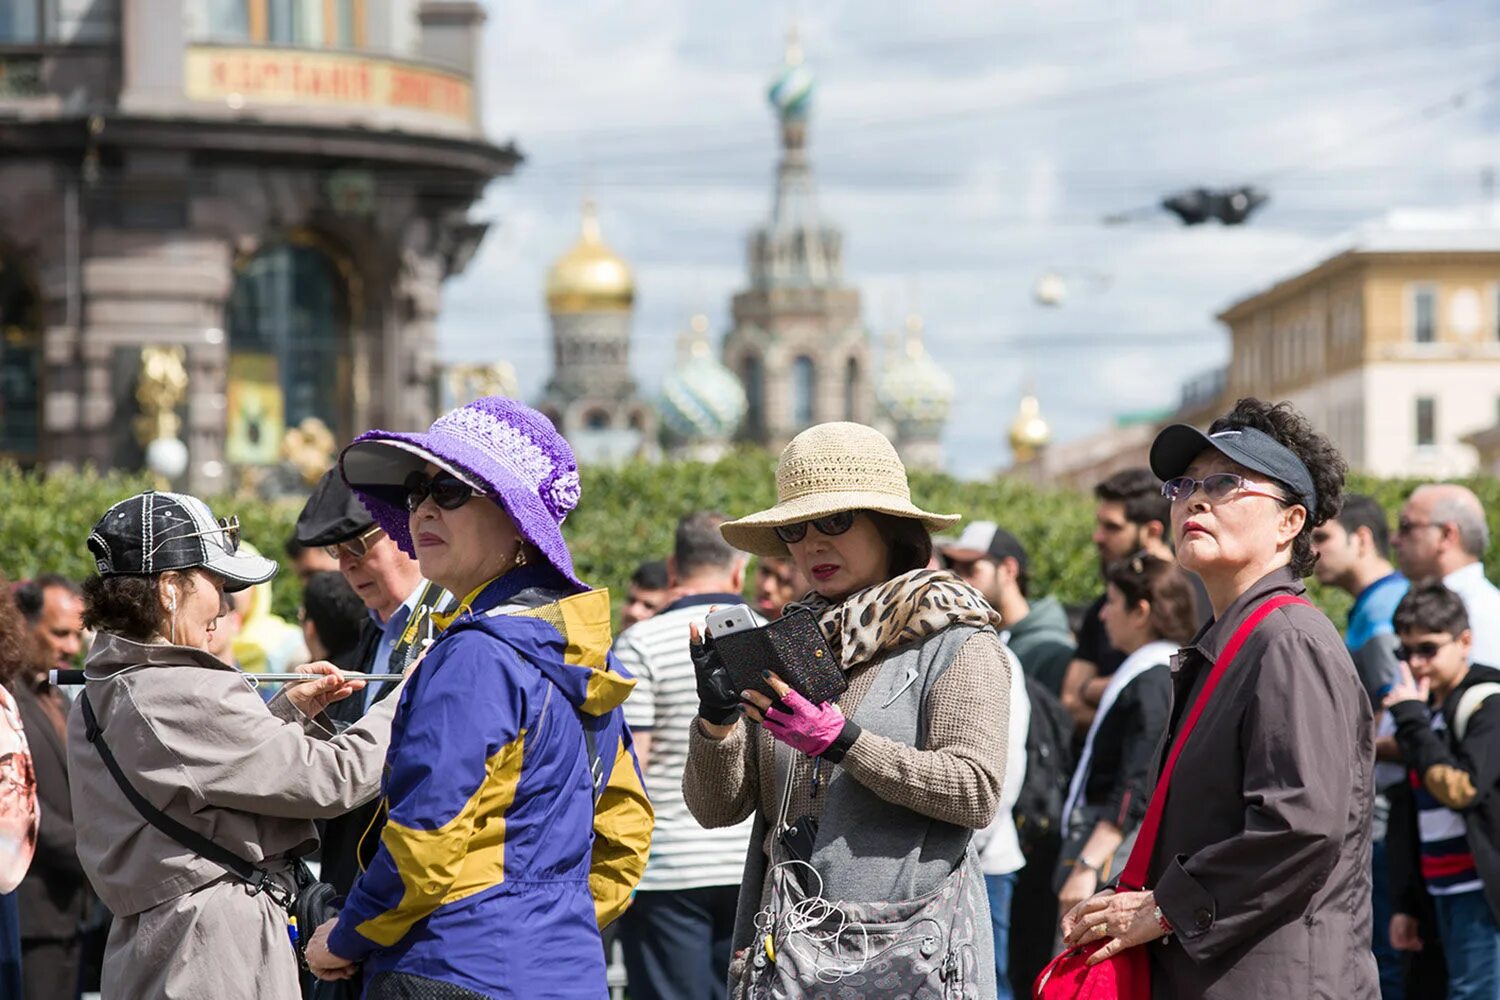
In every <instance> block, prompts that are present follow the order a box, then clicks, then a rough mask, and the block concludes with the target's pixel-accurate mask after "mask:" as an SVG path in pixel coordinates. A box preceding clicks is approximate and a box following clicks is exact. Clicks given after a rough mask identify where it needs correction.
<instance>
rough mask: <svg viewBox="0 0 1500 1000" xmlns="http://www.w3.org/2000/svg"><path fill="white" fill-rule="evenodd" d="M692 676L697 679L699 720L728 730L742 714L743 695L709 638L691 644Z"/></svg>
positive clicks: (689, 652)
mask: <svg viewBox="0 0 1500 1000" xmlns="http://www.w3.org/2000/svg"><path fill="white" fill-rule="evenodd" d="M688 654H689V655H690V656H691V657H692V658H693V674H694V675H695V676H696V677H697V679H698V717H699V718H700V719H702V720H703V721H704V722H707V723H708V724H710V725H714V726H727V725H728V724H729V723H731V722H733V721H734V720H735V718H736V717H737V716H738V715H739V712H740V693H739V692H738V691H736V690H735V688H734V681H732V680H730V679H729V671H728V670H726V669H725V668H724V661H723V660H722V659H720V658H719V651H718V650H716V649H714V641H713V639H712V638H711V637H709V636H703V637H701V638H700V639H699V640H698V641H697V642H693V643H689V644H688Z"/></svg>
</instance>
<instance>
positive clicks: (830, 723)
mask: <svg viewBox="0 0 1500 1000" xmlns="http://www.w3.org/2000/svg"><path fill="white" fill-rule="evenodd" d="M781 701H782V703H783V704H785V705H786V706H787V709H788V711H785V712H783V711H781V710H780V709H777V708H768V709H766V711H765V720H766V721H765V722H763V723H761V728H763V729H764V730H765V731H766V732H768V733H770V734H771V735H772V736H774V737H776V739H778V740H780V741H781V742H783V743H785V744H786V745H787V746H789V747H791V748H792V749H793V750H801V751H802V752H803V753H805V754H811V755H812V756H814V757H821V756H822V755H823V754H824V753H826V752H827V750H828V748H829V747H831V746H833V742H834V740H836V739H838V737H839V734H840V733H842V732H843V731H844V727H845V725H847V724H848V722H847V720H846V719H845V718H844V713H843V712H841V711H839V707H838V706H837V705H835V704H833V703H832V702H824V703H823V704H821V705H814V704H813V703H812V702H810V701H808V700H807V699H806V698H804V697H802V696H801V695H800V694H798V693H797V692H796V691H788V692H787V693H786V694H784V695H782V697H781ZM840 756H842V755H840Z"/></svg>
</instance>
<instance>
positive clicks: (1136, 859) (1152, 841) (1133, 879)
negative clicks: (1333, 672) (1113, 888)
mask: <svg viewBox="0 0 1500 1000" xmlns="http://www.w3.org/2000/svg"><path fill="white" fill-rule="evenodd" d="M1290 604H1304V605H1307V606H1308V607H1312V605H1311V604H1310V603H1309V602H1308V601H1306V600H1304V599H1303V598H1301V597H1296V596H1294V595H1292V594H1281V595H1279V596H1277V597H1273V598H1271V599H1270V600H1267V601H1265V602H1263V603H1261V604H1260V605H1259V606H1257V607H1256V609H1255V610H1254V611H1252V612H1250V614H1249V616H1248V617H1247V618H1246V619H1245V620H1244V621H1243V622H1241V623H1240V627H1239V628H1237V629H1235V630H1234V635H1232V636H1230V638H1229V642H1228V643H1226V644H1225V646H1224V650H1223V652H1221V653H1220V654H1219V658H1218V659H1217V660H1215V661H1214V665H1213V669H1212V670H1211V671H1210V672H1209V675H1208V680H1206V681H1204V682H1203V690H1202V691H1201V692H1200V693H1199V695H1198V700H1197V701H1195V702H1194V703H1193V707H1192V708H1191V709H1190V710H1189V711H1188V715H1187V718H1186V719H1185V720H1184V721H1183V723H1182V728H1181V730H1180V731H1179V733H1178V736H1177V742H1176V744H1175V745H1174V746H1173V747H1172V750H1171V752H1170V753H1169V754H1167V762H1166V763H1165V764H1164V765H1162V769H1161V773H1160V774H1159V775H1157V778H1156V788H1155V789H1154V790H1153V791H1152V792H1151V805H1150V806H1148V807H1147V809H1146V818H1145V819H1144V820H1142V821H1141V829H1140V833H1139V834H1138V835H1137V836H1136V840H1135V847H1133V848H1132V849H1131V851H1130V859H1129V860H1128V861H1126V862H1125V870H1124V871H1123V872H1121V874H1120V886H1121V887H1122V888H1125V889H1132V890H1140V889H1144V888H1145V887H1146V868H1147V867H1148V866H1149V865H1150V864H1151V855H1152V853H1153V852H1154V851H1155V849H1156V834H1157V832H1158V831H1159V829H1160V828H1161V817H1162V813H1164V812H1166V808H1167V787H1168V786H1169V785H1170V784H1171V781H1172V771H1173V770H1174V769H1175V768H1176V767H1177V758H1178V757H1180V756H1182V748H1183V747H1184V746H1186V745H1187V741H1188V738H1189V737H1190V736H1192V735H1193V728H1194V727H1195V726H1197V725H1198V719H1199V717H1200V716H1202V715H1203V709H1204V708H1205V707H1207V705H1208V700H1209V699H1210V698H1211V697H1213V693H1214V688H1216V687H1218V686H1219V681H1220V680H1222V679H1223V677H1224V672H1225V671H1226V670H1228V669H1229V665H1230V664H1231V663H1232V662H1234V658H1235V657H1236V656H1237V655H1239V651H1240V647H1241V646H1243V645H1244V644H1245V640H1246V639H1249V638H1250V633H1252V632H1254V631H1255V629H1256V627H1257V626H1258V625H1260V623H1261V622H1262V621H1264V620H1265V619H1266V617H1267V616H1268V615H1270V613H1271V612H1273V611H1276V610H1278V609H1279V608H1284V607H1286V606H1287V605H1290Z"/></svg>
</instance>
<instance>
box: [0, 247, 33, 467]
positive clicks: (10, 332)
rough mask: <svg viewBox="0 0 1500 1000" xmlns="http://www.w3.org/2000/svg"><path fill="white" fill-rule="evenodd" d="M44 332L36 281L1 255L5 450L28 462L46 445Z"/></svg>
mask: <svg viewBox="0 0 1500 1000" xmlns="http://www.w3.org/2000/svg"><path fill="white" fill-rule="evenodd" d="M41 337H42V327H41V321H40V318H39V316H38V314H37V299H36V292H35V290H34V289H33V288H32V286H31V282H30V281H28V280H27V279H26V276H25V275H24V274H23V273H22V272H21V267H20V265H19V264H18V263H17V262H15V261H14V260H9V259H6V258H4V257H0V454H4V455H5V456H6V457H7V458H11V459H13V460H15V461H17V462H20V463H21V464H23V465H29V464H31V463H33V462H35V461H37V459H38V457H39V455H38V453H39V452H40V450H41V403H42V386H41V381H42V348H41Z"/></svg>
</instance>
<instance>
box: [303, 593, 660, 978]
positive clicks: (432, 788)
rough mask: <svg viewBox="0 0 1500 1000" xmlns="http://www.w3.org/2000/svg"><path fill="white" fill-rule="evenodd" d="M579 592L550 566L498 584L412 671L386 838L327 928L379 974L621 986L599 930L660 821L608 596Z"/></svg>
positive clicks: (623, 897) (471, 603)
mask: <svg viewBox="0 0 1500 1000" xmlns="http://www.w3.org/2000/svg"><path fill="white" fill-rule="evenodd" d="M567 587H568V585H567V584H566V583H565V582H564V581H563V580H562V579H561V578H560V577H558V576H557V575H556V574H555V573H554V572H553V571H552V570H551V569H550V568H548V567H545V566H540V567H525V568H523V569H519V570H514V571H512V572H510V573H507V574H506V575H505V576H503V577H500V578H499V579H497V580H495V581H493V582H491V583H490V584H488V585H486V586H485V587H483V588H481V589H480V590H479V591H478V592H477V594H475V595H471V596H470V599H469V600H466V601H464V602H463V604H462V605H460V608H459V610H458V612H457V614H456V615H455V616H454V618H453V620H452V621H451V623H449V624H448V625H447V627H446V628H445V629H444V631H443V632H442V634H441V635H440V636H439V637H438V639H437V641H436V642H435V643H434V644H433V645H432V647H431V648H430V649H429V650H428V652H427V655H426V657H425V659H424V660H423V661H422V663H421V665H420V666H418V667H417V668H415V673H414V674H413V675H412V677H411V678H410V679H409V680H408V681H407V683H406V687H405V689H404V690H403V691H402V694H401V701H400V703H399V705H398V707H397V710H396V715H395V721H394V723H393V724H392V729H391V746H390V750H389V752H388V753H387V756H386V775H385V783H384V788H383V794H384V805H385V808H386V812H387V814H388V815H387V819H386V823H385V828H384V830H383V832H382V833H381V836H380V848H379V850H378V851H377V852H376V854H375V857H374V859H373V860H372V861H371V863H370V867H369V870H367V871H366V872H365V873H364V874H363V875H361V876H360V878H359V880H358V881H357V882H356V883H355V884H354V887H353V888H352V889H351V890H350V893H349V896H348V899H347V900H346V902H345V904H344V907H343V910H342V911H341V913H340V915H339V922H338V925H337V926H336V927H335V929H334V931H333V934H332V936H331V937H330V939H329V947H330V949H331V950H332V951H333V953H334V954H336V955H339V956H341V957H343V958H347V959H351V960H363V961H364V963H365V965H364V969H365V977H366V981H367V982H368V981H369V977H370V976H372V975H374V974H377V973H380V972H383V971H389V970H397V971H400V972H405V973H411V974H414V975H418V976H427V977H430V978H433V979H439V980H443V981H445V982H450V983H455V984H458V985H460V986H463V987H465V988H467V989H471V990H475V991H477V992H479V993H482V994H485V995H487V996H493V997H507V998H508V997H549V998H551V997H556V998H568V1000H572V998H583V997H587V998H590V1000H598V998H602V997H604V996H606V995H607V989H606V986H605V966H604V951H603V948H602V946H601V944H600V939H599V928H600V927H602V926H604V925H606V924H608V923H609V922H610V921H612V920H614V919H615V918H616V917H618V916H619V915H620V914H621V913H622V912H623V911H624V909H625V907H626V906H627V905H628V903H629V900H630V893H631V892H632V891H633V890H634V888H635V886H636V884H637V883H638V882H639V881H640V877H641V873H642V872H643V871H644V870H645V867H646V855H647V852H648V850H649V848H650V844H651V829H652V823H653V815H652V811H651V805H650V803H649V802H648V801H647V799H646V793H645V789H644V785H643V783H642V781H641V774H640V767H639V765H638V763H637V761H636V758H635V750H634V748H633V746H632V743H631V737H630V731H629V729H628V728H627V727H626V725H625V721H624V717H623V714H622V713H621V710H620V705H621V703H622V702H624V700H625V697H626V696H627V695H628V694H629V693H630V691H631V689H632V688H633V687H634V686H635V681H634V680H633V679H631V678H630V677H629V675H628V673H627V672H626V671H625V670H624V668H622V667H620V666H619V664H618V663H616V662H615V660H614V657H613V656H611V655H610V654H609V652H608V650H609V645H610V608H609V598H608V595H607V594H606V593H605V592H603V591H589V592H585V593H581V594H572V595H571V596H560V595H561V594H566V593H567ZM585 727H587V729H588V730H589V731H590V732H589V733H588V734H587V735H591V736H592V737H593V739H592V741H590V740H588V739H586V734H585V731H584V730H585ZM591 745H592V746H594V747H596V748H598V752H597V753H596V756H597V757H598V758H599V760H600V764H601V765H602V772H603V773H602V774H600V775H599V776H598V782H599V783H598V786H597V788H598V790H599V791H598V799H597V803H596V801H595V793H596V785H595V776H594V775H593V774H592V773H591V770H590V764H589V760H590V757H589V750H588V748H589V747H590V746H591Z"/></svg>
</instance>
